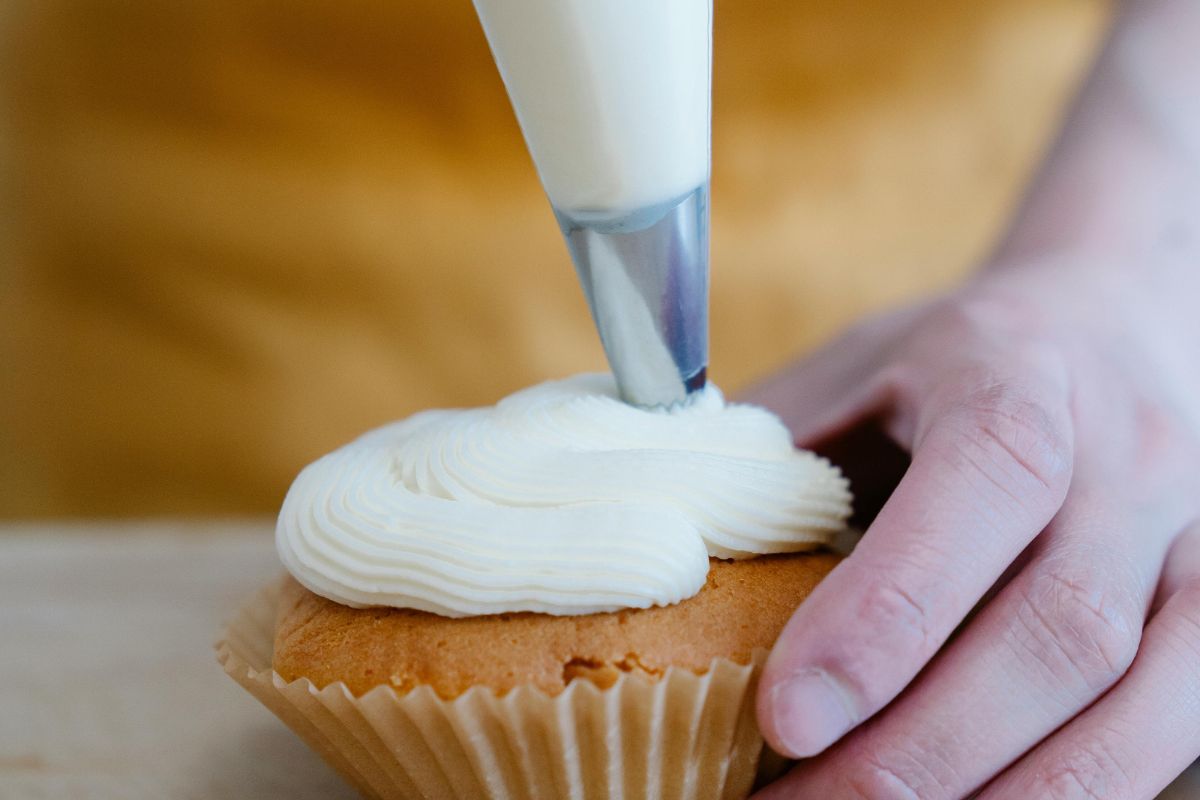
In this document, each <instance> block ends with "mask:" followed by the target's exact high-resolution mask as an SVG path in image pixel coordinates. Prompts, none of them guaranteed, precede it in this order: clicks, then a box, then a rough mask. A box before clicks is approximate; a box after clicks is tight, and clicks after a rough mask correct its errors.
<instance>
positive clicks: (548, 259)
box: [0, 0, 1109, 518]
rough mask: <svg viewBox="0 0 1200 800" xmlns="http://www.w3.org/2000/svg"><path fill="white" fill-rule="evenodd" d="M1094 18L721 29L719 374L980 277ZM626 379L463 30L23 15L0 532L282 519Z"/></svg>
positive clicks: (390, 13)
mask: <svg viewBox="0 0 1200 800" xmlns="http://www.w3.org/2000/svg"><path fill="white" fill-rule="evenodd" d="M1108 14H1109V6H1108V4H1107V3H1106V2H1103V1H1102V0H988V1H987V2H984V1H983V0H972V1H971V2H968V1H967V0H961V1H960V2H947V0H859V2H837V1H836V0H820V1H818V0H757V1H756V2H748V1H745V0H744V1H743V2H734V0H717V4H716V20H715V45H714V50H715V62H714V66H715V75H714V121H713V122H714V134H713V147H714V152H713V162H714V178H713V296H712V310H713V318H712V369H711V371H710V374H711V375H712V376H714V378H715V380H716V381H717V382H718V383H720V384H721V385H722V386H724V387H725V388H726V389H734V390H735V389H737V388H738V387H740V386H743V385H745V384H746V383H747V382H748V381H750V380H752V379H754V378H756V377H758V376H761V375H762V374H764V373H765V372H766V371H768V370H770V369H772V368H774V367H777V366H779V365H781V364H782V363H784V362H785V361H786V360H787V359H788V358H789V357H790V356H792V355H794V354H796V353H798V352H801V351H803V350H805V349H806V348H809V347H811V346H813V345H814V344H816V343H817V342H819V341H820V340H822V339H824V338H826V337H828V336H830V335H832V334H833V333H834V332H835V331H836V330H837V329H838V328H839V327H841V326H843V325H845V324H847V323H848V322H849V321H850V320H852V319H854V318H855V317H857V316H859V315H861V314H862V313H864V312H867V311H869V310H871V309H875V308H879V307H881V306H884V305H887V304H891V303H895V302H897V301H899V300H901V299H902V298H905V297H910V296H913V295H915V294H919V293H922V292H927V291H929V290H931V289H933V288H936V287H940V286H944V285H946V284H947V283H949V282H951V281H953V280H954V279H955V278H956V277H957V276H959V275H961V274H963V273H964V272H965V271H966V270H967V269H969V268H970V267H971V266H972V264H973V263H974V262H976V261H977V260H978V259H979V258H981V257H983V255H984V254H985V253H986V251H987V248H988V245H989V243H990V242H992V241H993V240H994V238H995V236H996V235H997V233H998V232H999V230H1000V229H1001V227H1002V225H1003V223H1004V220H1005V217H1006V215H1007V213H1008V212H1009V210H1010V209H1011V207H1012V205H1013V204H1014V202H1016V200H1017V199H1018V198H1019V194H1020V190H1021V187H1022V186H1023V184H1024V182H1025V181H1026V179H1027V178H1028V176H1029V174H1030V172H1031V170H1033V169H1034V168H1035V167H1036V164H1037V161H1038V158H1039V156H1040V155H1041V153H1042V152H1043V151H1044V149H1045V148H1046V146H1047V144H1048V142H1049V141H1050V139H1051V138H1052V136H1053V134H1054V131H1055V129H1056V126H1057V123H1058V121H1059V119H1060V117H1061V115H1062V113H1063V111H1064V108H1065V105H1066V103H1067V101H1068V100H1069V98H1070V96H1071V93H1072V91H1073V89H1074V88H1075V86H1076V85H1077V82H1078V81H1079V80H1080V78H1081V76H1083V75H1084V74H1085V73H1086V69H1087V66H1088V64H1089V62H1090V59H1091V58H1092V55H1093V53H1094V50H1095V48H1096V46H1097V44H1098V43H1099V41H1100V40H1101V38H1102V36H1103V32H1104V28H1105V23H1106V20H1107V17H1108ZM603 365H604V362H603V355H602V352H601V350H600V348H599V344H598V341H597V339H596V336H595V334H594V332H593V330H592V327H591V322H590V320H589V318H588V316H587V311H586V306H585V304H584V301H583V298H582V296H581V293H580V291H579V289H578V286H577V285H576V283H575V278H574V275H573V272H572V270H571V267H570V264H569V261H568V258H567V254H566V251H565V248H564V247H563V245H562V243H561V241H560V238H559V234H558V230H557V227H556V225H555V223H554V220H553V218H552V216H551V213H550V210H549V207H548V204H547V203H546V201H545V199H544V197H543V195H542V193H541V190H540V188H539V186H538V183H537V178H536V175H535V173H534V171H533V167H532V164H531V162H530V161H529V158H528V156H527V155H526V154H525V151H524V148H523V145H522V142H521V139H520V134H519V131H518V129H517V127H516V123H515V121H514V119H513V116H512V113H511V111H510V109H509V106H508V102H507V98H506V97H505V95H504V91H503V87H502V85H501V83H500V80H499V77H498V75H497V73H496V70H495V68H494V66H493V65H492V63H491V59H490V56H489V54H488V51H487V46H486V43H485V42H484V39H483V35H482V33H481V31H480V28H479V25H478V23H477V22H476V20H475V17H474V12H473V9H472V7H471V5H470V3H469V2H468V1H467V0H309V1H308V2H294V0H293V2H283V1H282V0H236V1H235V0H170V1H169V2H163V0H10V1H9V2H8V3H5V4H3V5H2V6H0V384H2V385H0V517H9V518H13V517H36V516H79V515H84V516H107V515H137V516H143V515H158V514H233V513H258V512H265V513H269V512H272V511H273V510H275V508H276V507H277V506H278V503H279V501H280V500H281V498H282V495H283V492H284V490H285V489H286V487H287V484H288V482H289V481H290V479H291V478H292V476H293V475H294V474H295V473H296V471H297V470H298V469H299V468H300V467H301V466H303V464H304V463H306V462H307V461H309V460H311V459H313V458H315V457H316V456H318V455H320V454H321V453H322V452H325V451H327V450H329V449H331V448H333V447H335V446H336V445H338V444H340V443H342V442H344V441H346V440H347V439H349V438H351V437H352V436H354V435H356V434H357V433H359V432H361V431H362V430H364V429H366V428H367V427H369V426H373V425H376V424H378V423H381V422H384V421H386V420H390V419H394V418H397V417H400V416H404V415H406V414H408V413H410V412H413V411H415V410H418V409H421V408H424V407H428V406H445V405H471V404H482V403H489V402H492V401H494V400H495V399H497V398H498V397H500V396H502V395H504V394H507V393H508V392H510V391H512V390H514V389H516V388H518V387H520V386H523V385H526V384H529V383H532V382H535V381H538V380H541V379H545V378H549V377H554V376H562V375H566V374H570V373H573V372H577V371H581V370H594V369H600V368H602V367H603Z"/></svg>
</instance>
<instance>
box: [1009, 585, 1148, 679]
mask: <svg viewBox="0 0 1200 800" xmlns="http://www.w3.org/2000/svg"><path fill="white" fill-rule="evenodd" d="M1098 575H1099V572H1098V571H1095V570H1093V571H1091V572H1089V573H1087V574H1084V575H1077V574H1075V572H1073V571H1071V570H1068V569H1061V568H1058V569H1056V568H1050V569H1047V570H1045V571H1043V572H1042V573H1040V574H1039V575H1037V576H1036V577H1034V579H1033V580H1032V582H1031V585H1030V587H1029V588H1028V589H1026V590H1025V591H1024V592H1023V596H1022V598H1021V609H1020V612H1019V613H1018V619H1019V620H1020V621H1021V623H1022V626H1023V628H1024V630H1025V631H1027V632H1028V633H1030V634H1031V636H1032V640H1033V641H1032V646H1031V647H1030V648H1029V649H1031V650H1032V652H1033V653H1034V656H1035V657H1036V658H1037V659H1038V661H1040V662H1041V663H1042V664H1043V665H1044V666H1045V667H1046V668H1048V669H1049V670H1050V672H1051V674H1053V675H1054V676H1056V678H1058V679H1059V680H1067V681H1069V680H1071V679H1075V680H1077V681H1078V682H1079V684H1080V687H1079V688H1080V689H1081V690H1082V692H1083V693H1084V694H1085V695H1087V696H1088V697H1089V698H1090V697H1091V696H1094V695H1095V694H1097V693H1099V692H1101V691H1103V690H1104V689H1107V688H1108V687H1109V686H1111V685H1112V684H1113V683H1115V682H1116V681H1117V679H1119V678H1120V677H1121V676H1122V675H1123V674H1125V671H1126V670H1127V669H1129V665H1130V664H1132V663H1133V659H1134V656H1135V655H1136V654H1137V649H1138V645H1139V643H1140V641H1141V628H1142V611H1141V604H1140V603H1139V602H1137V601H1136V598H1134V597H1133V596H1132V595H1131V594H1130V593H1129V592H1127V591H1124V590H1121V589H1118V588H1113V586H1112V585H1111V583H1110V581H1109V580H1107V579H1105V578H1099V577H1098Z"/></svg>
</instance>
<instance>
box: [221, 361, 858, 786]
mask: <svg viewBox="0 0 1200 800" xmlns="http://www.w3.org/2000/svg"><path fill="white" fill-rule="evenodd" d="M849 513H850V496H849V492H848V489H847V485H846V481H845V480H844V478H842V476H841V475H840V473H838V471H837V470H836V469H835V468H834V467H832V466H831V465H830V464H828V462H826V461H824V460H823V459H820V458H819V457H817V456H815V455H813V454H811V453H807V452H804V451H799V450H796V449H795V448H794V447H793V445H792V442H791V439H790V436H789V435H788V433H787V431H786V429H785V428H784V426H783V425H782V424H781V423H780V422H779V420H778V419H777V418H775V417H774V416H773V415H771V414H770V413H769V412H767V411H765V410H764V409H761V408H757V407H753V406H745V405H737V404H727V403H726V402H725V401H724V399H723V398H722V397H721V395H720V393H719V392H718V391H717V390H716V389H715V388H714V387H709V388H708V389H706V390H705V391H704V392H702V393H700V395H699V396H698V397H697V398H696V399H695V400H694V401H693V402H691V403H689V404H688V405H687V406H685V407H682V408H678V409H673V410H671V411H646V410H641V409H636V408H632V407H630V406H627V405H625V404H623V403H621V402H620V400H619V399H618V398H617V394H616V387H615V385H614V383H613V381H612V379H611V378H610V377H608V376H601V375H586V376H577V377H575V378H571V379H567V380H564V381H558V382H552V383H547V384H542V385H540V386H536V387H533V388H531V389H526V390H524V391H522V392H519V393H517V394H515V395H512V396H510V397H508V398H506V399H505V400H502V401H501V402H500V403H498V404H497V405H496V406H493V407H490V408H485V409H470V410H455V411H430V412H425V413H422V414H418V415H416V416H414V417H411V418H409V419H407V420H404V421H401V422H398V423H395V424H393V425H389V426H385V427H383V428H380V429H378V430H376V431H373V432H371V433H368V434H366V435H365V436H363V437H361V438H359V439H358V440H356V441H354V442H352V443H350V444H349V445H346V446H345V447H343V448H341V449H339V450H337V451H335V452H333V453H331V454H329V455H327V456H325V457H324V458H322V459H319V460H318V461H316V462H314V463H313V464H311V465H309V466H308V467H307V468H305V469H304V470H303V471H302V472H301V474H300V475H299V477H298V478H297V479H296V481H295V483H294V484H293V486H292V488H291V489H290V490H289V492H288V496H287V498H286V500H285V501H284V504H283V508H282V510H281V513H280V517H279V523H278V527H277V537H276V541H277V545H278V549H279V553H280V557H281V560H282V561H283V563H284V566H285V567H286V568H287V570H288V573H289V575H288V576H287V577H285V578H284V579H283V580H282V581H280V582H279V583H277V584H275V585H273V586H271V587H268V588H267V589H266V590H264V591H263V592H262V593H260V595H259V596H258V597H257V598H256V599H255V601H254V602H252V603H251V604H250V605H249V606H247V608H246V609H245V610H244V611H243V612H242V614H241V615H240V616H239V617H238V618H237V619H235V621H234V622H233V623H232V624H231V625H230V626H229V629H228V630H227V631H226V636H225V638H224V640H223V641H222V642H221V643H219V645H218V650H219V654H220V659H221V661H222V663H223V664H224V666H225V668H226V671H227V672H228V673H229V674H230V675H231V676H232V677H233V678H234V679H235V680H237V681H238V682H239V683H241V684H242V685H243V686H245V687H246V688H247V689H248V690H250V691H251V693H253V694H254V695H255V696H256V697H258V698H259V699H260V700H261V701H262V702H263V703H264V704H266V705H267V706H268V707H269V708H271V710H272V711H274V712H275V713H276V714H278V715H279V716H280V717H281V718H282V719H283V720H284V721H285V722H286V723H287V724H288V725H289V726H291V727H292V728H293V729H294V730H295V731H296V732H297V733H298V734H300V735H301V736H302V737H303V738H304V739H305V740H306V741H308V743H309V744H310V745H312V746H313V748H314V749H315V750H316V751H317V752H318V753H320V754H321V755H322V756H323V757H324V758H325V759H326V760H327V761H329V762H330V764H332V765H333V766H334V768H335V769H337V770H338V771H339V772H341V773H342V774H343V775H344V776H345V777H346V778H347V779H348V780H349V781H350V782H351V783H353V784H354V785H355V786H356V787H357V788H358V789H359V790H360V791H361V792H362V793H363V794H364V795H365V796H368V797H379V798H443V797H444V798H491V797H496V798H508V797H514V798H515V797H521V798H525V797H530V798H547V799H549V798H559V797H563V798H566V797H571V798H593V797H594V798H609V797H617V796H620V797H625V798H658V797H663V798H666V797H671V798H681V799H682V798H709V797H711V798H740V797H745V796H746V794H748V792H749V790H750V788H751V785H752V784H753V782H754V778H755V774H756V771H757V769H758V765H759V760H760V753H761V751H762V739H761V738H760V736H759V735H758V732H757V729H756V727H755V723H754V715H753V686H754V681H755V679H756V676H757V669H758V664H759V663H761V660H762V658H763V657H764V656H765V654H766V651H767V650H768V649H769V648H770V646H771V645H772V644H773V642H774V641H775V638H776V637H777V636H778V634H779V632H780V630H782V628H783V625H784V623H785V622H786V621H787V619H788V617H789V616H790V615H791V613H792V612H793V611H794V609H795V607H796V606H797V605H798V604H799V603H800V602H801V601H802V600H803V599H804V597H805V596H807V594H808V593H809V592H810V591H811V590H812V588H813V587H814V586H815V585H816V583H817V582H818V581H819V580H820V579H821V577H822V576H823V575H825V574H826V573H827V572H828V571H829V570H830V569H832V567H833V566H834V564H835V563H836V560H837V559H836V557H835V556H832V555H830V554H827V553H823V552H809V551H815V550H818V549H819V548H820V547H821V546H822V545H824V544H826V543H828V542H829V540H830V539H831V537H832V536H833V535H835V534H836V533H838V532H839V531H841V530H842V529H843V527H844V525H845V521H846V519H847V517H848V516H849Z"/></svg>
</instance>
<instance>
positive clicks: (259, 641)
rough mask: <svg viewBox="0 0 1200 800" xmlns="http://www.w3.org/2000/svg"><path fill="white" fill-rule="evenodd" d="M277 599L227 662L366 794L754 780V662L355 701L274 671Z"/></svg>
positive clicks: (249, 619)
mask: <svg viewBox="0 0 1200 800" xmlns="http://www.w3.org/2000/svg"><path fill="white" fill-rule="evenodd" d="M278 595H279V585H278V583H276V584H272V585H271V586H268V587H267V588H265V589H263V590H262V591H260V592H259V593H258V594H257V595H256V596H255V597H254V598H253V600H251V602H250V603H249V604H247V605H246V606H245V607H244V608H243V609H242V610H241V611H240V612H239V613H238V615H237V616H236V617H235V619H234V620H233V621H232V622H231V623H230V624H229V626H228V627H227V629H226V630H225V632H224V636H223V638H222V640H221V641H220V642H218V643H217V658H218V660H219V661H220V662H221V664H222V665H223V666H224V668H225V672H226V673H228V674H229V676H230V677H231V678H233V679H234V680H235V681H237V682H238V683H239V684H241V685H242V686H243V687H245V689H246V690H247V691H249V692H250V693H251V694H252V695H254V696H255V697H257V698H258V699H259V700H260V701H261V702H262V704H263V705H265V706H266V707H267V708H269V709H271V711H273V712H274V713H275V714H276V715H277V716H278V717H279V718H280V719H282V720H283V721H284V722H285V723H286V724H287V725H288V727H290V728H291V729H292V730H294V731H295V732H296V733H297V734H298V735H299V736H300V737H301V738H302V739H304V741H306V742H307V743H308V744H309V745H310V746H311V747H312V748H313V749H314V750H316V751H317V752H318V753H319V754H320V755H321V757H322V758H324V759H325V760H326V761H327V762H328V763H329V764H330V765H331V766H333V768H334V769H336V770H337V771H338V772H339V773H341V774H342V775H343V776H344V777H345V778H346V780H348V781H349V782H350V783H351V784H353V785H354V786H355V787H356V788H357V789H358V790H359V791H360V792H361V793H362V794H363V795H364V796H366V797H370V798H379V799H380V800H416V798H429V799H430V800H441V799H442V798H446V799H447V800H450V799H452V798H453V799H456V800H484V799H485V798H504V799H505V800H508V799H509V798H512V800H526V799H527V798H528V799H529V800H565V799H567V798H570V800H640V799H641V798H645V800H660V799H661V800H702V799H703V800H707V799H709V798H713V799H720V800H735V799H736V798H744V797H746V796H747V795H748V794H749V792H750V789H751V786H752V784H753V783H754V781H755V775H756V771H757V769H758V766H759V756H760V753H761V752H762V751H763V745H762V739H761V737H760V736H759V734H758V729H757V726H756V725H755V722H754V685H755V682H756V680H757V675H758V668H757V666H755V665H754V664H750V665H742V664H737V663H735V662H733V661H729V660H726V659H717V660H715V661H713V663H712V665H711V667H710V668H709V669H708V671H707V672H705V673H704V674H703V675H697V674H695V673H694V672H691V671H689V670H686V669H669V670H668V671H667V672H666V673H664V674H663V675H662V676H661V677H658V678H652V677H649V676H645V675H641V674H637V673H626V674H623V675H621V677H620V678H619V679H618V680H617V682H616V683H615V684H613V685H612V686H610V687H609V688H607V689H599V688H598V687H597V686H596V685H595V684H593V683H591V682H590V681H587V680H575V681H573V682H571V683H570V684H569V685H568V686H567V688H566V689H565V690H564V691H563V692H561V693H560V694H558V695H557V696H550V695H547V694H546V693H544V692H542V691H540V690H538V689H535V688H532V687H523V688H518V689H515V690H513V691H510V692H508V693H507V694H505V695H504V696H503V697H497V696H496V695H495V694H494V693H493V692H492V691H491V690H490V689H487V688H484V687H475V688H472V689H470V690H468V691H467V692H466V693H464V694H463V695H461V696H459V697H457V698H455V699H454V700H443V699H441V698H439V697H438V696H437V695H436V694H435V693H434V692H433V691H432V690H431V689H429V688H428V687H420V688H418V689H416V690H414V691H411V692H408V693H407V694H405V695H399V694H397V693H396V691H395V690H394V689H392V688H391V687H390V686H380V687H377V688H375V689H372V690H371V691H369V692H367V693H366V694H364V695H363V696H361V697H357V698H356V697H354V696H353V695H352V694H351V693H350V691H349V690H348V689H347V688H346V686H345V685H344V684H341V683H335V684H331V685H329V686H326V687H324V688H322V689H318V688H317V687H316V686H314V685H313V684H312V683H311V682H310V681H308V680H307V679H303V678H301V679H299V680H294V681H291V682H288V681H285V680H284V679H283V678H282V677H280V675H279V674H278V673H277V672H275V671H274V670H273V669H272V668H271V655H272V647H273V643H274V625H275V607H276V604H277V599H278ZM756 662H761V658H759V659H756ZM768 760H770V759H767V758H764V759H763V761H764V762H767V761H768ZM773 763H774V762H773ZM764 766H765V764H764Z"/></svg>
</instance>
